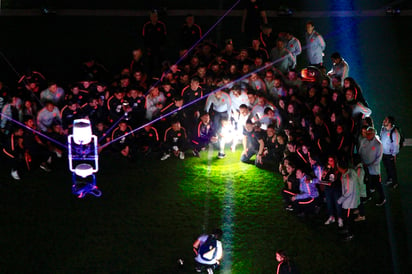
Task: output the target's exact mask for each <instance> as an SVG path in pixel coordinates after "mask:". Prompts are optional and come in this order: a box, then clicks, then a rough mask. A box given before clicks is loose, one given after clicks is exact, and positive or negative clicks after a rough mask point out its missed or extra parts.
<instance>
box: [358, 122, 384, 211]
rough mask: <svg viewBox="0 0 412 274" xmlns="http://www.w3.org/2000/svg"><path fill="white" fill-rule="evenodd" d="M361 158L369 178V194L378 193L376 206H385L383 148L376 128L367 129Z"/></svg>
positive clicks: (360, 153) (360, 154) (361, 144)
mask: <svg viewBox="0 0 412 274" xmlns="http://www.w3.org/2000/svg"><path fill="white" fill-rule="evenodd" d="M359 156H360V158H361V160H362V163H363V166H364V168H365V172H366V176H367V185H366V187H367V188H369V193H370V192H374V191H375V190H376V191H377V192H378V194H379V198H378V200H377V203H376V206H383V205H384V204H385V203H386V198H385V194H384V192H383V187H382V182H381V161H382V156H383V146H382V143H381V141H380V140H379V138H378V136H377V135H376V130H375V128H373V127H368V128H367V130H366V138H363V139H361V143H360V145H359Z"/></svg>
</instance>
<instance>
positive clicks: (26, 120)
mask: <svg viewBox="0 0 412 274" xmlns="http://www.w3.org/2000/svg"><path fill="white" fill-rule="evenodd" d="M23 123H24V124H25V125H26V126H28V127H29V128H32V129H34V128H36V123H35V122H34V117H33V116H31V115H25V116H24V117H23Z"/></svg>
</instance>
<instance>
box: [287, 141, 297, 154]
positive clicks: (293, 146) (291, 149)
mask: <svg viewBox="0 0 412 274" xmlns="http://www.w3.org/2000/svg"><path fill="white" fill-rule="evenodd" d="M286 148H287V150H288V151H289V152H296V144H295V143H294V142H289V143H288V144H287V145H286Z"/></svg>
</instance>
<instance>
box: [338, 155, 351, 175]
mask: <svg viewBox="0 0 412 274" xmlns="http://www.w3.org/2000/svg"><path fill="white" fill-rule="evenodd" d="M348 168H349V164H348V161H347V160H345V159H340V160H339V161H338V163H337V169H338V171H339V172H340V173H342V174H343V173H345V172H346V171H347V170H348Z"/></svg>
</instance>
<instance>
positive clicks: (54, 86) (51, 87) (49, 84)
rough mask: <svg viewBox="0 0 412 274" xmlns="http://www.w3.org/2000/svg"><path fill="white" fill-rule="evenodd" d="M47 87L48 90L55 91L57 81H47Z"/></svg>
mask: <svg viewBox="0 0 412 274" xmlns="http://www.w3.org/2000/svg"><path fill="white" fill-rule="evenodd" d="M47 88H48V90H49V91H50V92H52V93H55V92H57V83H56V82H53V81H51V82H49V83H48V85H47Z"/></svg>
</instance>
